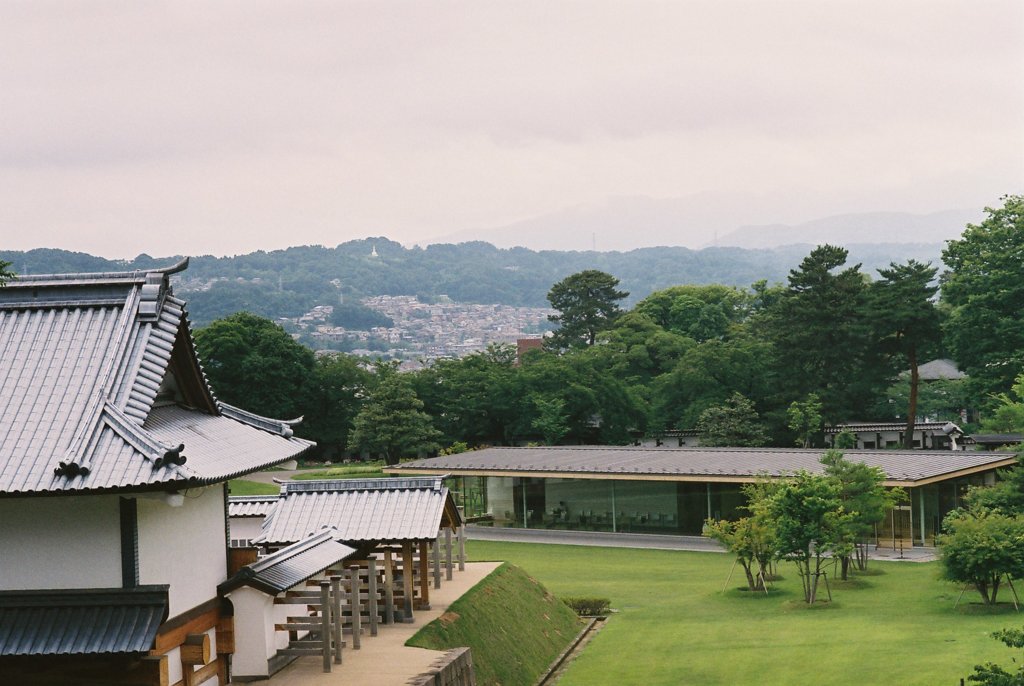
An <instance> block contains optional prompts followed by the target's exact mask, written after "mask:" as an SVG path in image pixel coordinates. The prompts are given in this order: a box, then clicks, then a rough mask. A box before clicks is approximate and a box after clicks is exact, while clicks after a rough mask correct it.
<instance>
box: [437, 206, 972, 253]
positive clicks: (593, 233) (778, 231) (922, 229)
mask: <svg viewBox="0 0 1024 686" xmlns="http://www.w3.org/2000/svg"><path fill="white" fill-rule="evenodd" d="M765 204H766V201H765V200H764V198H761V197H757V196H749V197H748V196H735V195H731V194H730V195H727V194H713V193H705V194H700V195H692V196H686V197H679V198H650V197H644V196H618V197H610V198H608V199H606V200H605V201H603V202H599V203H592V204H587V205H578V206H575V207H569V208H565V209H561V210H558V211H556V212H552V213H549V214H544V215H541V216H537V217H532V218H529V219H524V220H521V221H517V222H514V223H511V224H507V225H505V226H498V227H492V228H478V229H470V230H464V231H458V232H455V233H450V234H446V235H443V236H440V237H438V238H437V239H436V240H435V241H432V242H446V243H459V242H465V241H473V240H481V241H486V242H488V243H491V244H492V245H495V246H497V247H500V248H513V247H517V246H522V247H526V248H530V249H531V250H600V251H609V250H619V251H627V250H631V249H636V248H643V247H656V246H683V247H690V248H702V247H713V246H719V247H726V246H733V247H739V248H777V247H782V246H786V245H794V244H807V245H817V244H821V243H833V244H837V245H851V244H854V243H933V244H941V243H942V242H943V241H946V240H949V239H951V238H955V237H957V236H959V235H960V234H961V233H963V230H964V226H965V225H966V224H967V223H968V222H972V223H973V222H978V221H980V220H981V219H982V216H983V214H982V211H981V210H980V209H977V210H974V209H956V210H946V211H942V212H933V213H931V214H912V213H908V212H864V213H853V214H840V215H833V216H828V217H824V218H820V219H815V220H812V221H806V222H802V223H793V224H785V223H779V224H764V225H758V224H756V223H755V222H756V221H757V219H758V218H759V217H764V216H778V214H777V213H775V212H769V211H765V209H764V206H765Z"/></svg>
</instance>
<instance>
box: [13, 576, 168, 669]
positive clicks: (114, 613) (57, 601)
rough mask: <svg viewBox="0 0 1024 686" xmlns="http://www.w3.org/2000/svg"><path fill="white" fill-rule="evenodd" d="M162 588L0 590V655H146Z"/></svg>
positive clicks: (163, 606) (163, 604)
mask: <svg viewBox="0 0 1024 686" xmlns="http://www.w3.org/2000/svg"><path fill="white" fill-rule="evenodd" d="M167 588H168V587H167V586H138V587H136V588H100V589H75V590H60V591H49V590H48V591H0V657H12V656H28V655H49V656H53V655H118V654H126V653H132V654H138V653H145V652H147V651H149V650H150V649H151V648H152V647H153V639H154V638H155V637H156V632H157V629H158V628H159V627H160V624H161V622H163V621H164V619H165V618H166V615H167Z"/></svg>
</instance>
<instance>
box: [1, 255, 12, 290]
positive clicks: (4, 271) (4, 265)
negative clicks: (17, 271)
mask: <svg viewBox="0 0 1024 686" xmlns="http://www.w3.org/2000/svg"><path fill="white" fill-rule="evenodd" d="M10 266H11V263H10V262H4V261H3V260H0V287H2V286H5V285H6V284H7V282H8V281H9V280H10V279H12V278H14V272H13V271H11V269H10Z"/></svg>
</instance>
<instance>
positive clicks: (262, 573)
mask: <svg viewBox="0 0 1024 686" xmlns="http://www.w3.org/2000/svg"><path fill="white" fill-rule="evenodd" d="M355 552H356V550H355V548H351V547H349V546H347V545H345V544H344V543H342V539H341V538H340V537H339V536H338V532H337V531H336V530H335V529H333V528H326V529H323V530H321V531H320V532H319V533H315V534H313V535H311V536H309V537H308V538H306V539H304V540H302V541H299V542H298V543H294V544H292V545H290V546H288V547H287V548H282V549H281V550H278V551H277V552H276V553H273V554H272V555H268V556H266V557H264V558H263V559H261V560H259V561H258V562H254V563H253V564H251V565H246V566H245V567H242V569H240V570H239V571H238V573H236V574H235V575H234V576H233V577H231V578H230V579H228V580H227V581H225V582H224V583H222V584H221V585H220V586H218V587H217V590H218V591H219V592H220V593H228V592H230V591H232V590H234V589H236V588H239V587H241V586H252V587H253V588H258V589H260V590H261V591H264V592H265V593H270V594H272V595H276V594H278V593H281V592H282V591H286V590H288V589H289V588H291V587H292V586H294V585H296V584H298V583H302V582H303V581H305V580H306V579H309V578H310V577H312V576H314V575H315V574H319V573H320V572H322V571H324V570H325V569H327V568H328V567H330V566H332V565H335V564H337V563H338V562H341V561H342V560H344V559H345V558H346V557H348V556H349V555H352V554H353V553H355Z"/></svg>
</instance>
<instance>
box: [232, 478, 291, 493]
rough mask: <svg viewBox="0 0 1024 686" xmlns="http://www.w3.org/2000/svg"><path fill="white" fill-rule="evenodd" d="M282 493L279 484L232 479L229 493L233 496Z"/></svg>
mask: <svg viewBox="0 0 1024 686" xmlns="http://www.w3.org/2000/svg"><path fill="white" fill-rule="evenodd" d="M280 492H281V487H280V486H278V485H277V484H265V483H262V482H260V481H248V480H246V479H232V480H231V481H229V482H228V493H229V494H231V495H275V494H277V493H280Z"/></svg>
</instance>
